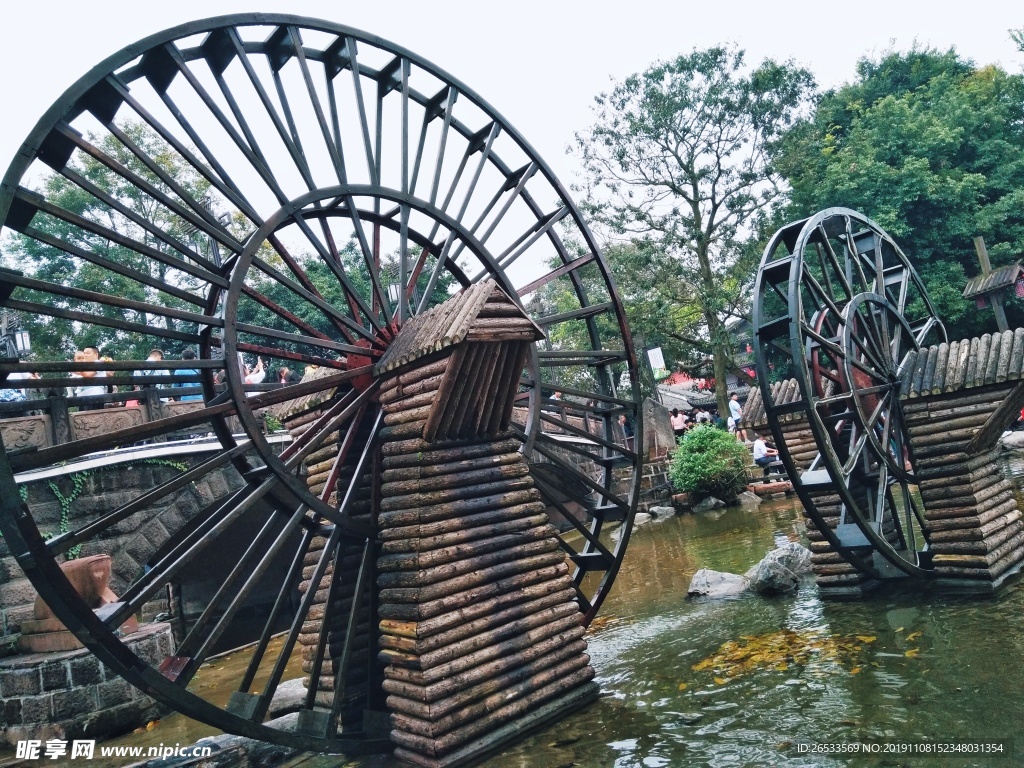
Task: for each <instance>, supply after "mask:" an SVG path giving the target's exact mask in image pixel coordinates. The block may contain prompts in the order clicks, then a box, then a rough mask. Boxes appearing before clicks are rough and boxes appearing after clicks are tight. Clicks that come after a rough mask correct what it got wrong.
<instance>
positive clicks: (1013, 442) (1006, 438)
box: [999, 432, 1024, 450]
mask: <svg viewBox="0 0 1024 768" xmlns="http://www.w3.org/2000/svg"><path fill="white" fill-rule="evenodd" d="M999 444H1000V445H1001V446H1003V448H1008V449H1010V450H1021V449H1024V432H1004V433H1003V436H1002V437H1000V438H999Z"/></svg>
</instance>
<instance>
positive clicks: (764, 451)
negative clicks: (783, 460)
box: [753, 435, 779, 474]
mask: <svg viewBox="0 0 1024 768" xmlns="http://www.w3.org/2000/svg"><path fill="white" fill-rule="evenodd" d="M753 450H754V463H755V464H757V466H759V467H761V468H762V469H764V471H765V474H767V473H768V465H769V464H771V463H772V462H773V461H775V459H776V457H777V456H778V455H779V452H778V451H777V450H775V449H774V448H770V447H769V446H768V443H766V442H765V441H764V438H763V437H761V436H760V435H754V449H753Z"/></svg>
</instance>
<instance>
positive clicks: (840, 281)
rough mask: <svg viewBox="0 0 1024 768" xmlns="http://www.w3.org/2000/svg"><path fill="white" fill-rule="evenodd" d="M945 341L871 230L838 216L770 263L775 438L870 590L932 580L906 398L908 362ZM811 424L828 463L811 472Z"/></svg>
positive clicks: (795, 229)
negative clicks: (804, 445) (801, 456)
mask: <svg viewBox="0 0 1024 768" xmlns="http://www.w3.org/2000/svg"><path fill="white" fill-rule="evenodd" d="M944 340H945V329H944V328H943V326H942V323H941V322H940V321H939V319H938V318H937V317H936V315H935V310H934V307H933V306H932V303H931V301H930V299H929V298H928V294H927V292H926V291H925V288H924V285H923V283H922V282H921V279H920V277H919V276H918V275H917V273H916V272H915V271H914V268H913V267H912V266H911V265H910V262H909V261H908V260H907V257H906V256H905V255H904V254H903V252H902V251H901V250H900V249H899V247H898V246H897V245H896V243H895V242H894V241H893V240H892V238H891V237H889V235H887V234H886V233H885V232H884V231H883V230H882V229H881V227H879V226H878V225H877V224H875V223H874V222H872V221H871V220H870V219H868V218H866V217H865V216H862V215H861V214H859V213H856V212H855V211H851V210H849V209H845V208H830V209H827V210H825V211H822V212H820V213H818V214H816V215H814V216H811V217H810V218H807V219H804V220H802V221H797V222H794V223H792V224H789V225H787V226H785V227H783V228H782V229H780V230H779V231H778V232H776V233H775V235H774V236H773V237H772V239H771V241H770V242H769V244H768V247H767V248H766V249H765V253H764V256H763V257H762V259H761V265H760V268H759V269H758V274H757V280H756V284H755V298H754V342H755V343H754V350H755V358H756V365H757V377H758V381H759V384H760V389H761V395H762V398H763V400H764V405H765V413H766V416H767V420H768V424H769V426H770V428H771V431H772V436H773V438H774V440H775V444H776V446H777V448H778V450H779V457H780V459H781V460H782V462H783V464H784V465H785V467H786V470H787V472H788V473H789V476H790V478H791V479H792V480H793V488H794V490H795V491H796V492H797V494H798V495H799V497H800V500H801V502H802V504H803V506H804V509H805V510H806V513H807V516H808V517H809V518H810V520H811V521H812V522H813V523H814V524H815V525H816V526H817V528H818V529H819V530H820V531H821V533H822V534H823V536H824V537H825V539H826V540H827V541H828V542H829V544H831V545H832V547H833V548H834V549H835V550H836V551H837V552H838V553H839V554H840V555H842V557H843V558H844V559H846V560H847V561H848V562H850V563H851V564H852V565H854V566H855V567H856V568H858V569H860V570H861V571H863V572H864V573H866V574H868V575H870V576H872V577H874V578H894V577H905V576H912V577H918V578H927V577H929V576H930V575H931V574H932V570H931V557H930V554H929V549H928V541H927V536H926V533H925V531H924V517H923V508H922V505H921V502H920V499H919V498H917V497H915V495H914V493H913V492H912V486H913V485H914V484H915V476H914V466H915V459H914V453H913V449H912V446H911V444H910V441H909V435H908V431H907V425H906V419H905V416H904V413H903V408H902V406H901V404H900V394H901V392H902V391H903V389H904V388H905V386H906V383H907V382H906V377H907V374H908V371H907V368H906V365H907V362H908V360H909V355H910V353H911V352H914V351H916V350H919V349H921V348H922V347H926V346H928V345H929V344H933V343H938V342H941V341H944ZM787 380H795V384H791V385H789V386H782V387H773V386H772V384H773V382H780V381H787ZM804 413H805V414H806V416H807V422H808V425H809V427H810V430H811V432H812V434H813V437H814V441H815V444H816V446H817V450H818V454H817V457H816V458H814V459H813V461H812V462H811V463H810V465H809V466H801V462H798V461H797V459H796V458H795V457H794V452H793V450H792V446H791V445H790V443H791V437H790V435H791V432H789V431H788V430H787V426H788V424H789V423H790V422H791V420H792V419H793V417H794V416H795V415H797V414H804Z"/></svg>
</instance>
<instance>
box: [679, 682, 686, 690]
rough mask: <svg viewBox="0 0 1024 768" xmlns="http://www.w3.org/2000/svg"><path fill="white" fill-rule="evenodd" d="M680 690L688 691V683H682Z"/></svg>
mask: <svg viewBox="0 0 1024 768" xmlns="http://www.w3.org/2000/svg"><path fill="white" fill-rule="evenodd" d="M679 690H680V691H685V690H686V683H680V684H679Z"/></svg>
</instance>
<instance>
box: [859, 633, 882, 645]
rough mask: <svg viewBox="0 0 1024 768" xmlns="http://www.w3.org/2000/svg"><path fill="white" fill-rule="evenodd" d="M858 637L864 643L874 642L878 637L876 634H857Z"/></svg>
mask: <svg viewBox="0 0 1024 768" xmlns="http://www.w3.org/2000/svg"><path fill="white" fill-rule="evenodd" d="M857 639H858V640H860V641H861V642H862V643H873V642H875V640H877V639H878V638H877V637H876V636H875V635H857Z"/></svg>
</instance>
